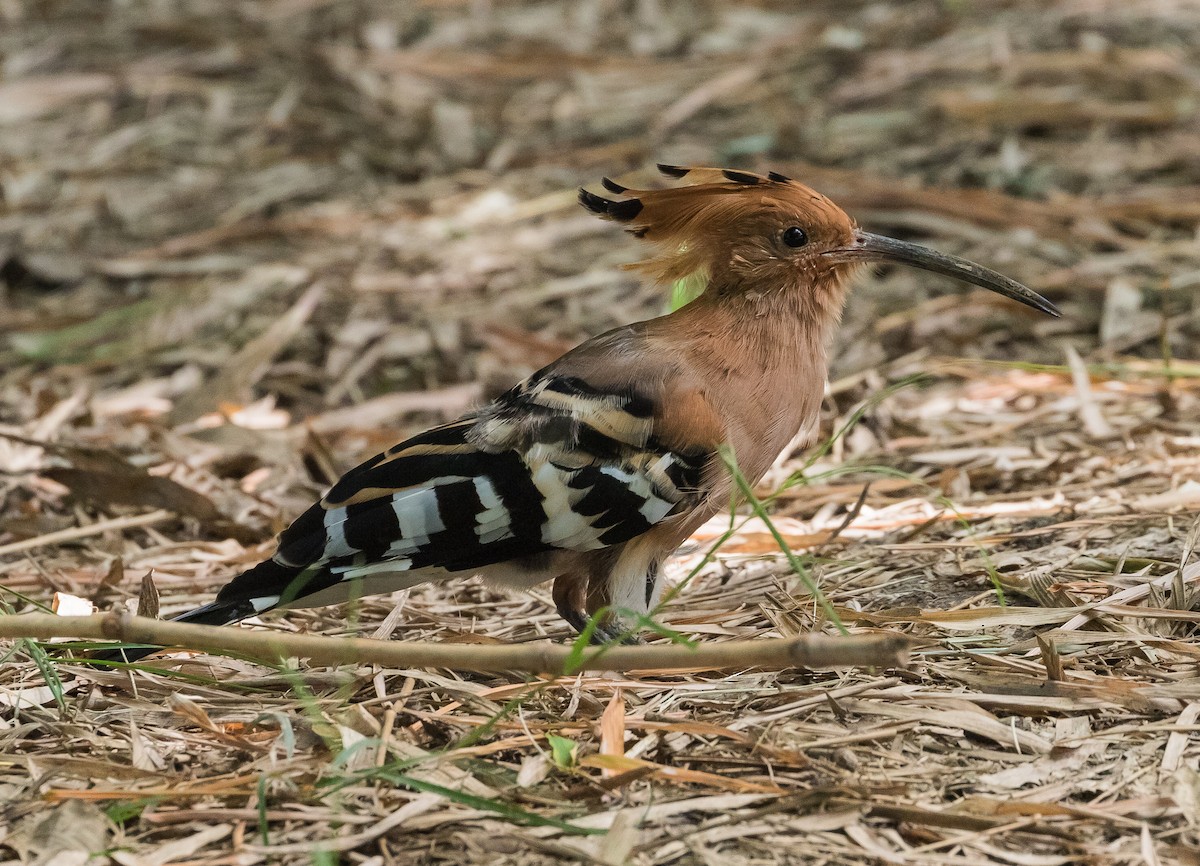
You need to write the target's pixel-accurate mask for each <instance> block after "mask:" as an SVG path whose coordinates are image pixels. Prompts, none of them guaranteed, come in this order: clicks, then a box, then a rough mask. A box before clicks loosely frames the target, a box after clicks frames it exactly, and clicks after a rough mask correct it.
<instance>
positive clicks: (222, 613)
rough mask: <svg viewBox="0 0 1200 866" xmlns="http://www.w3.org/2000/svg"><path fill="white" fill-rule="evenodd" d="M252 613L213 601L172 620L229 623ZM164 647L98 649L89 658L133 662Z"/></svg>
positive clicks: (232, 603)
mask: <svg viewBox="0 0 1200 866" xmlns="http://www.w3.org/2000/svg"><path fill="white" fill-rule="evenodd" d="M252 613H254V610H253V609H250V610H247V609H246V606H245V605H244V604H238V603H236V602H229V601H213V602H209V603H208V604H206V605H202V606H201V607H197V608H195V609H193V610H189V611H188V612H187V613H181V614H180V615H179V616H176V617H172V618H171V622H190V623H195V624H196V625H229V624H230V623H231V622H237V621H238V620H239V619H244V618H245V617H247V616H250V615H251V614H252ZM162 649H164V647H160V646H137V647H121V648H118V649H110V650H98V651H97V652H94V653H92V654H91V656H90V657H89V659H90V660H91V661H101V662H127V663H132V662H136V661H140V660H141V659H144V658H145V657H146V656H149V655H153V654H154V653H156V652H158V651H159V650H162Z"/></svg>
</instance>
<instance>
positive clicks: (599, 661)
mask: <svg viewBox="0 0 1200 866" xmlns="http://www.w3.org/2000/svg"><path fill="white" fill-rule="evenodd" d="M52 637H60V638H79V639H84V640H88V639H105V638H107V639H111V640H119V641H122V642H125V643H131V644H152V645H156V646H174V647H187V648H190V649H196V650H205V651H208V652H215V653H222V652H228V653H236V654H238V655H241V656H248V657H251V658H256V659H260V660H262V661H268V662H277V661H280V660H282V659H288V658H306V659H308V660H309V661H310V662H311V663H313V664H317V665H338V664H380V665H387V666H389V667H402V668H453V669H456V670H470V671H511V670H520V671H530V672H534V673H548V674H563V673H565V672H566V671H567V668H568V667H570V668H571V670H573V671H574V670H579V669H585V670H607V671H628V670H666V669H670V670H725V669H735V670H744V669H746V668H773V669H777V668H789V667H806V668H830V667H854V666H867V667H887V668H891V667H902V666H904V665H905V664H906V663H907V660H908V650H909V647H910V645H911V641H910V640H909V639H908V638H906V637H904V636H903V635H892V634H863V635H848V636H842V637H833V636H830V635H823V634H808V635H801V636H800V637H795V638H788V639H767V640H755V641H730V642H727V643H699V644H696V645H695V646H694V647H689V646H685V645H679V644H672V645H665V646H658V645H654V646H613V647H595V648H594V649H589V650H587V651H586V652H584V654H583V658H582V659H579V658H578V657H575V658H571V655H572V648H571V646H569V645H559V644H551V643H539V644H515V645H512V646H478V645H465V644H439V643H415V642H414V643H404V642H397V641H381V640H370V639H367V638H344V637H325V636H320V635H296V634H279V633H277V632H265V631H251V630H249V629H243V628H231V627H228V626H204V625H192V624H189V623H178V622H164V621H160V620H154V619H147V618H146V617H139V616H133V615H132V614H130V613H128V612H125V611H120V610H116V611H110V612H109V613H104V614H95V615H93V616H55V615H53V614H44V613H29V614H19V615H7V616H0V639H2V638H34V639H37V640H46V639H49V638H52Z"/></svg>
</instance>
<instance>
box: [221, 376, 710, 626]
mask: <svg viewBox="0 0 1200 866" xmlns="http://www.w3.org/2000/svg"><path fill="white" fill-rule="evenodd" d="M651 409H652V407H651V405H650V404H649V401H646V400H644V399H641V398H638V397H637V396H636V395H633V394H631V393H625V394H611V393H601V392H597V391H594V390H592V389H590V388H588V387H587V386H586V385H585V384H583V383H582V382H580V381H579V380H578V379H574V378H571V377H561V376H543V377H540V378H539V377H535V378H533V379H531V380H528V381H527V382H525V383H523V384H522V385H519V386H517V387H516V388H514V389H513V390H512V391H510V392H508V393H507V394H505V395H504V396H503V397H501V398H500V399H498V400H497V401H496V402H495V403H493V404H492V405H490V406H489V407H487V408H486V409H484V410H483V411H481V412H479V413H477V414H475V415H472V416H469V417H467V418H464V419H462V420H460V421H456V422H454V423H452V424H448V425H445V426H443V427H437V428H434V429H433V430H430V431H428V432H426V433H422V434H420V435H419V436H416V437H414V438H412V439H409V440H408V441H406V442H403V443H401V444H399V445H397V446H395V447H393V448H391V449H389V450H388V451H385V452H383V453H382V454H379V455H377V456H375V457H373V458H372V459H370V460H368V461H367V462H365V463H363V464H362V465H361V466H359V467H357V468H355V469H353V470H351V471H350V472H348V473H347V474H346V475H345V476H344V477H343V478H342V479H341V480H340V481H339V482H338V483H337V484H336V485H335V486H334V487H333V489H331V490H330V491H329V493H328V494H326V496H325V497H324V498H323V499H322V500H321V501H320V502H319V503H317V504H315V505H314V506H313V507H312V508H310V509H309V510H308V511H306V512H305V513H304V514H302V515H301V516H300V517H299V518H298V519H297V520H296V521H295V522H294V523H293V524H292V525H291V526H290V527H288V529H286V530H285V531H284V532H283V534H282V535H281V536H280V541H279V549H278V551H277V552H276V553H275V555H274V556H273V557H272V558H271V559H270V560H268V561H266V562H264V563H262V564H261V565H259V566H257V567H256V568H254V569H251V570H250V571H247V572H246V573H244V574H242V575H241V576H239V577H238V578H235V579H234V580H233V581H232V582H231V583H230V584H228V585H227V586H226V587H225V588H224V589H223V590H222V591H221V593H220V594H219V595H218V597H217V602H218V603H221V604H230V603H232V604H235V605H237V606H238V607H239V611H240V613H241V615H245V614H247V613H250V612H256V611H262V610H266V609H268V608H271V607H275V606H279V605H287V604H291V603H293V602H295V603H298V604H301V605H302V604H303V602H304V600H305V599H306V597H309V596H315V595H317V594H318V593H320V596H321V598H320V600H314V601H315V603H318V604H320V603H326V601H327V600H328V599H329V598H330V592H328V591H329V590H334V591H335V592H334V594H335V595H336V590H335V588H337V587H339V585H341V584H347V586H346V587H345V588H346V593H345V595H346V596H347V597H349V596H350V595H351V594H354V593H353V590H352V587H351V586H350V585H349V584H352V583H353V582H354V581H356V580H363V579H368V578H372V577H377V576H381V575H391V574H399V575H401V576H402V575H403V574H404V573H408V572H417V571H420V572H424V573H425V574H428V575H430V576H432V574H431V573H433V572H470V571H472V570H479V569H483V568H485V567H486V566H489V565H494V564H497V563H502V562H507V561H510V560H520V559H522V558H525V557H532V556H535V555H536V554H539V553H544V552H546V551H552V550H574V551H585V550H596V549H600V548H604V547H608V546H610V545H615V544H620V543H621V542H624V541H628V540H629V539H631V538H634V537H636V536H638V535H640V534H642V533H644V532H646V531H647V530H648V529H649V528H650V527H652V526H654V525H655V524H656V523H658V522H660V521H661V520H663V519H664V518H666V517H667V516H668V515H670V514H672V513H673V512H675V511H677V510H678V509H680V508H683V507H685V506H686V505H687V503H688V502H689V501H693V500H694V498H695V497H696V496H697V495H698V494H697V493H696V490H697V488H698V486H699V481H700V473H701V471H702V469H703V467H704V465H705V463H706V462H707V460H708V459H709V457H710V455H708V454H695V453H693V454H681V453H677V452H675V451H672V450H669V449H667V448H664V447H662V446H661V445H660V444H659V443H658V442H657V441H656V439H655V437H654V435H653V429H652V428H653V422H652V417H651ZM412 582H413V581H412V580H408V581H406V582H397V584H396V585H397V586H403V585H408V584H411V583H412ZM374 585H376V586H377V585H378V584H374ZM374 591H381V590H379V589H375V590H374Z"/></svg>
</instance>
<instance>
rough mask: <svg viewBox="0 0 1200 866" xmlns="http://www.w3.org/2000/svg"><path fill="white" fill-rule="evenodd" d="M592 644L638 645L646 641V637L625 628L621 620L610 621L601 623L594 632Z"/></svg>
mask: <svg viewBox="0 0 1200 866" xmlns="http://www.w3.org/2000/svg"><path fill="white" fill-rule="evenodd" d="M591 642H592V645H593V646H603V645H605V644H617V645H619V646H636V645H637V644H643V643H645V642H646V641H645V639H644V638H643V637H642V636H641V635H640V634H638V633H637V632H635V631H630V630H629V629H627V628H625V627H624V626H623V625H622V624H621V623H620V622H610V623H606V624H604V625H599V626H597V627H596V630H595V631H594V632H592V641H591Z"/></svg>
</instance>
